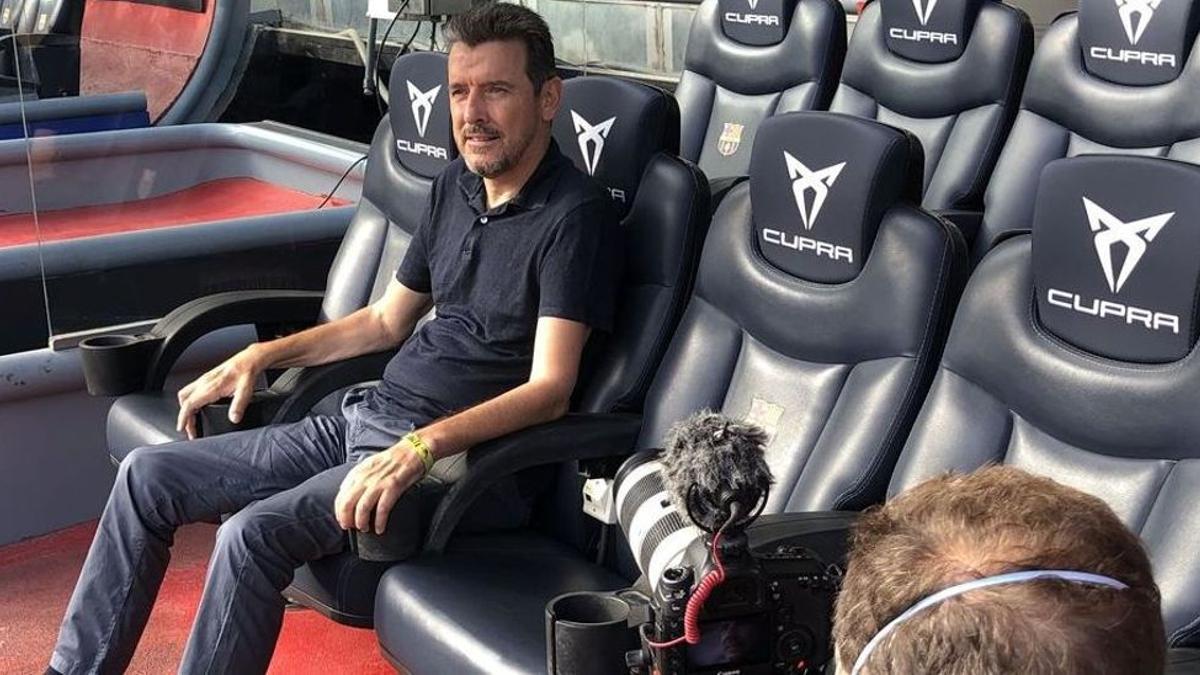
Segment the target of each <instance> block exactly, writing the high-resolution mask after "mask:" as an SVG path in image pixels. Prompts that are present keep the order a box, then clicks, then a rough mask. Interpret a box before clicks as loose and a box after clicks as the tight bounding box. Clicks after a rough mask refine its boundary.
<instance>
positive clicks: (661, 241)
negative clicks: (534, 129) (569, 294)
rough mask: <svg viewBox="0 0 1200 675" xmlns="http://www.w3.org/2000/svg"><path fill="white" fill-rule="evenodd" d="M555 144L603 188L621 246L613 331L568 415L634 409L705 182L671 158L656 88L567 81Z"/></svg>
mask: <svg viewBox="0 0 1200 675" xmlns="http://www.w3.org/2000/svg"><path fill="white" fill-rule="evenodd" d="M554 137H555V139H556V140H557V142H558V145H559V148H560V149H561V150H562V151H563V153H564V154H565V155H567V156H568V157H570V158H571V159H572V160H573V161H574V162H575V165H576V166H578V167H579V168H580V169H581V170H583V171H586V172H588V173H590V174H591V175H592V176H593V177H595V178H596V179H597V180H598V181H600V182H601V183H603V184H604V186H605V187H606V188H608V191H609V194H610V195H612V198H613V204H614V205H615V206H616V207H617V211H618V213H620V214H621V216H622V223H621V224H622V230H623V234H624V243H625V270H624V273H623V275H622V284H621V291H620V293H621V295H620V298H619V301H618V305H617V306H618V308H619V309H618V313H617V318H616V321H615V322H614V329H613V331H612V333H611V334H609V335H607V336H604V340H603V342H601V343H598V344H596V345H595V346H594V349H593V351H592V352H591V353H589V354H588V358H587V360H586V362H585V364H584V369H585V370H584V373H583V377H582V378H581V383H582V384H581V386H580V387H579V388H578V389H577V392H576V402H575V406H574V407H575V409H577V410H580V411H585V412H608V411H615V410H640V409H641V405H642V400H643V398H644V397H645V394H646V389H647V388H648V387H649V384H650V380H651V378H652V377H653V374H654V371H655V369H656V368H657V367H658V364H659V361H660V360H661V358H662V355H663V353H664V352H665V351H666V348H667V343H668V341H669V340H670V336H671V333H672V332H673V331H674V329H675V326H676V324H677V323H678V321H679V317H680V315H682V313H683V307H684V304H685V303H686V302H687V296H688V293H689V292H690V291H691V286H692V282H693V280H694V276H695V266H696V262H697V259H698V257H699V250H700V243H701V242H702V241H703V239H704V234H705V232H706V230H707V229H708V221H709V192H708V182H707V181H706V180H705V179H704V175H703V174H702V173H700V171H699V170H698V169H697V168H696V167H695V165H693V164H691V163H689V162H685V161H683V160H681V159H679V157H678V156H677V154H678V140H677V139H678V138H679V108H678V106H677V105H676V103H675V99H674V98H672V97H671V96H670V95H669V94H667V93H666V92H664V91H662V90H661V89H657V88H655V87H650V86H647V85H643V84H637V83H634V82H629V81H626V80H619V79H616V78H611V77H602V76H598V77H580V78H574V79H571V80H568V81H567V82H565V83H564V86H563V100H562V105H561V107H560V108H559V113H558V117H557V118H556V119H555V121H554Z"/></svg>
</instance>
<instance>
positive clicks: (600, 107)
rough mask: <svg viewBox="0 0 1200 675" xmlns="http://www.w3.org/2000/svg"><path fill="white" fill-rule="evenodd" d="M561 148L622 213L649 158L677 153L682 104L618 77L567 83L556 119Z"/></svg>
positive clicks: (646, 86)
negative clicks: (606, 189)
mask: <svg viewBox="0 0 1200 675" xmlns="http://www.w3.org/2000/svg"><path fill="white" fill-rule="evenodd" d="M554 138H555V140H557V141H558V147H559V150H561V151H562V153H563V154H564V155H566V156H567V157H570V158H571V161H573V162H575V166H577V167H579V169H580V170H581V171H585V172H587V173H588V174H589V175H591V176H594V177H595V178H596V180H598V181H600V182H601V183H602V184H603V185H604V186H605V187H606V188H608V191H609V194H610V195H612V198H613V204H614V206H616V207H617V211H618V212H619V213H620V214H621V215H622V216H624V214H625V213H626V212H627V211H628V210H629V206H630V205H631V204H633V199H634V197H635V196H636V195H637V189H638V184H639V183H641V180H642V173H643V172H644V171H645V169H646V165H647V164H648V163H649V162H650V158H651V157H653V156H654V155H655V154H657V153H659V152H666V153H669V154H672V155H677V154H679V106H678V105H677V104H676V103H675V98H674V97H673V96H671V95H669V94H667V93H666V92H664V91H662V90H661V89H657V88H655V87H651V86H649V85H645V84H639V83H637V82H630V81H628V80H620V79H617V78H615V77H605V76H600V75H597V76H587V77H575V78H572V79H569V80H567V81H566V82H564V83H563V97H562V104H561V105H560V106H559V108H558V115H557V116H556V117H555V118H554Z"/></svg>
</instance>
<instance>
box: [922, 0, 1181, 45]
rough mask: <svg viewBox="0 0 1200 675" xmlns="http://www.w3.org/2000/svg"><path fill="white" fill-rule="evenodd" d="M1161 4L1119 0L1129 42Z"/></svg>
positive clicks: (1152, 0)
mask: <svg viewBox="0 0 1200 675" xmlns="http://www.w3.org/2000/svg"><path fill="white" fill-rule="evenodd" d="M917 1H918V0H913V2H917ZM935 1H936V0H935ZM1161 4H1162V0H1117V13H1118V14H1120V15H1121V23H1123V24H1125V35H1126V36H1127V37H1128V38H1129V44H1131V45H1136V44H1137V43H1138V42H1139V41H1140V40H1141V39H1142V34H1143V33H1145V32H1146V27H1147V26H1149V25H1150V20H1151V19H1153V18H1154V10H1156V9H1158V6H1159V5H1161Z"/></svg>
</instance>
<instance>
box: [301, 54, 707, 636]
mask: <svg viewBox="0 0 1200 675" xmlns="http://www.w3.org/2000/svg"><path fill="white" fill-rule="evenodd" d="M678 130H679V112H678V108H677V107H676V104H675V101H674V100H673V99H672V98H671V97H670V96H669V95H668V94H666V93H664V92H663V91H661V90H659V89H655V88H652V87H648V86H645V85H640V84H635V83H632V82H627V81H623V80H618V79H615V78H608V77H587V78H576V79H572V80H569V81H567V82H566V83H565V86H564V91H563V101H562V106H561V109H560V111H559V115H558V118H557V119H556V120H555V124H554V137H555V139H556V140H557V142H558V144H559V147H560V148H561V149H562V151H563V152H564V154H566V155H567V156H568V157H570V158H572V159H573V160H574V161H575V163H576V164H577V165H578V166H579V167H580V168H581V169H583V170H585V171H588V172H590V173H591V174H592V175H593V176H595V177H596V178H597V179H598V180H599V181H600V182H601V183H604V184H605V186H607V187H608V189H609V192H610V194H611V195H612V197H613V201H614V203H615V204H616V205H617V207H618V211H619V212H620V213H621V215H622V216H623V221H622V226H623V228H624V232H625V245H626V255H625V258H626V262H625V273H624V277H623V281H622V285H621V292H620V293H621V295H620V299H619V304H618V307H619V309H618V316H617V322H616V327H615V328H614V330H613V331H612V333H611V334H609V335H608V336H606V338H605V340H604V342H603V343H602V344H597V345H593V347H595V348H596V349H595V351H592V352H590V353H589V354H588V357H587V359H586V361H585V364H584V372H583V374H582V375H581V379H580V385H579V387H578V388H577V391H576V395H575V397H574V398H575V403H574V405H573V406H572V409H573V410H574V411H577V412H585V413H611V412H619V411H637V410H640V409H641V405H642V399H643V397H644V396H645V394H646V389H647V387H648V385H649V382H650V378H651V377H652V375H653V373H654V371H655V369H656V368H657V366H658V363H659V361H660V360H661V358H662V356H663V353H664V352H665V351H666V348H667V344H668V341H669V339H670V336H671V333H672V331H673V330H674V328H675V325H676V324H677V323H678V321H679V317H680V315H681V314H682V313H683V307H684V303H685V302H686V300H687V296H688V293H689V292H690V290H691V286H692V283H693V277H694V276H695V266H696V261H697V258H698V255H699V250H700V243H701V241H702V240H703V237H704V233H705V231H706V230H707V228H708V218H709V203H708V185H707V183H706V182H705V180H704V176H703V174H702V173H700V171H699V170H698V169H697V168H696V167H695V166H693V165H691V164H690V163H687V162H684V161H682V160H680V159H679V158H678V157H677V156H676V155H675V153H676V150H677V146H676V141H675V139H677V138H678ZM470 455H471V453H466V454H463V455H459V456H458V458H459V459H460V460H461V461H460V462H459V464H460V465H461V466H460V468H466V467H469V466H470V465H471V463H472V458H471V456H470ZM566 473H568V474H573V473H574V472H573V471H570V470H567V471H566ZM552 478H553V476H552V475H548V474H547V473H546V472H540V473H538V474H537V475H536V476H535V480H534V481H531V482H535V483H540V484H539V485H533V486H531V490H537V489H539V488H541V489H546V490H548V489H550V487H551V484H552V483H553V480H552ZM576 494H577V493H576ZM386 568H387V566H386V565H380V564H378V563H372V562H366V561H363V560H360V559H359V558H358V557H357V556H355V555H354V554H352V553H350V552H345V553H342V554H339V555H334V556H330V557H327V558H324V559H322V560H318V561H315V562H312V563H310V564H308V565H306V566H304V567H301V568H300V569H299V570H297V573H296V578H295V580H294V581H293V584H292V587H291V588H290V589H289V590H288V595H289V596H291V597H293V598H295V599H299V600H300V601H301V602H303V603H304V604H306V605H310V606H312V607H315V608H316V609H318V611H321V612H322V613H324V614H326V615H328V616H330V617H331V618H334V619H336V620H339V621H341V622H343V623H348V624H351V625H358V626H369V625H371V623H372V621H373V612H374V604H375V602H374V601H375V589H376V586H377V585H378V583H379V577H380V575H381V574H382V573H383V572H384V571H385V570H386Z"/></svg>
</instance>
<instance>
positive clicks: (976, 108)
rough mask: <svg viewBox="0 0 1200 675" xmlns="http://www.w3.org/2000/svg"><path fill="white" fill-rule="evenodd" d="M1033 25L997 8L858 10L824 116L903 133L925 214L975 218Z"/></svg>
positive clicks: (903, 4) (961, 1)
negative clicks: (921, 184)
mask: <svg viewBox="0 0 1200 675" xmlns="http://www.w3.org/2000/svg"><path fill="white" fill-rule="evenodd" d="M1032 54H1033V26H1032V24H1031V23H1030V21H1029V17H1027V16H1026V15H1025V13H1024V12H1022V11H1021V10H1019V9H1017V8H1015V7H1010V6H1008V5H1005V4H1003V3H1002V2H998V1H993V0H940V1H938V0H933V1H928V0H918V1H917V2H914V1H913V0H878V1H877V2H873V3H871V4H870V5H868V6H867V7H866V9H864V10H863V13H862V15H861V16H860V17H859V19H858V24H857V26H856V27H855V29H854V35H853V36H852V38H851V40H850V48H849V51H848V52H847V54H846V65H845V67H844V68H843V69H842V80H841V84H840V85H839V86H838V90H837V93H836V94H835V95H834V98H833V103H832V104H831V105H830V107H829V109H830V110H831V111H833V112H841V113H847V114H851V115H857V116H859V117H867V118H871V119H877V120H879V121H881V122H884V123H886V124H890V125H892V126H897V127H900V128H903V129H907V130H908V131H910V132H912V133H913V134H914V135H916V136H917V138H919V139H920V140H921V145H922V146H923V147H924V150H925V199H924V202H923V204H924V206H925V208H927V209H932V210H937V211H943V210H948V209H953V210H959V209H966V210H973V211H979V210H981V209H982V207H983V191H984V188H985V187H986V186H987V181H988V178H989V176H990V175H991V171H992V167H993V166H994V165H995V163H996V158H997V157H998V156H999V154H1000V149H1001V148H1002V147H1003V145H1004V140H1005V139H1006V138H1007V137H1008V130H1009V127H1010V126H1011V125H1012V121H1013V117H1014V115H1015V114H1016V109H1017V102H1018V101H1019V100H1020V96H1021V88H1022V86H1023V85H1024V82H1025V73H1026V70H1027V69H1028V67H1029V59H1030V57H1031V56H1032Z"/></svg>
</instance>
